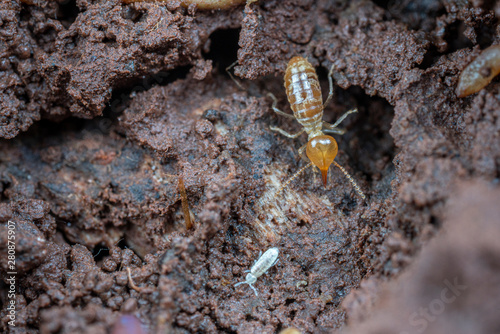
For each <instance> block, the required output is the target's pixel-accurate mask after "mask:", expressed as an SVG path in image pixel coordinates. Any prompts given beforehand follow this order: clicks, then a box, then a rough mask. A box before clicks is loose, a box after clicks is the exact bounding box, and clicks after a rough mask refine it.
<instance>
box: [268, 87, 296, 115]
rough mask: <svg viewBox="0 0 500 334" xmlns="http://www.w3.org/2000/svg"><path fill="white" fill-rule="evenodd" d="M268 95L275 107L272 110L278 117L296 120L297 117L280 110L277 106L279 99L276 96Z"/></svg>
mask: <svg viewBox="0 0 500 334" xmlns="http://www.w3.org/2000/svg"><path fill="white" fill-rule="evenodd" d="M267 95H268V96H269V97H270V98H271V99H273V105H272V107H271V108H273V110H274V112H275V113H277V114H278V115H281V116H284V117H287V118H291V119H294V118H295V116H293V115H290V114H287V113H286V112H283V111H281V110H279V109H278V108H277V107H276V105H277V104H278V99H277V98H276V96H274V95H273V93H267Z"/></svg>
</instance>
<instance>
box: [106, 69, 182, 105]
mask: <svg viewBox="0 0 500 334" xmlns="http://www.w3.org/2000/svg"><path fill="white" fill-rule="evenodd" d="M190 69H191V66H181V67H178V68H176V69H174V70H172V71H159V72H157V73H155V74H152V75H148V76H142V77H138V78H134V79H129V80H126V81H124V82H122V83H121V86H120V87H118V88H115V89H114V90H113V95H112V96H111V99H110V100H109V102H108V107H109V108H108V110H105V113H109V112H111V113H121V112H122V111H123V110H124V109H125V108H127V107H128V105H129V101H130V100H131V99H132V98H133V97H134V96H135V95H136V94H137V93H140V92H143V91H147V90H149V89H150V88H152V87H154V86H166V85H168V84H170V83H172V82H174V81H176V80H181V79H185V78H186V76H187V74H188V73H189V70H190Z"/></svg>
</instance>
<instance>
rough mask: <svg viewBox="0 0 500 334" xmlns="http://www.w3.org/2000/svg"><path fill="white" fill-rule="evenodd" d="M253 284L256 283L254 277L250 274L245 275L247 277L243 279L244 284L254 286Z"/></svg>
mask: <svg viewBox="0 0 500 334" xmlns="http://www.w3.org/2000/svg"><path fill="white" fill-rule="evenodd" d="M255 282H257V277H255V275H254V274H252V273H249V274H247V277H246V278H245V283H247V284H254V283H255Z"/></svg>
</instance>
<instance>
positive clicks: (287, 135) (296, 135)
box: [269, 126, 304, 138]
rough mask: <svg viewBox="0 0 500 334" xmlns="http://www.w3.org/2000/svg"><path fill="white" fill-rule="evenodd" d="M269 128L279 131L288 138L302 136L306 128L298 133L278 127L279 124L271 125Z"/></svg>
mask: <svg viewBox="0 0 500 334" xmlns="http://www.w3.org/2000/svg"><path fill="white" fill-rule="evenodd" d="M269 130H271V131H276V132H279V133H281V134H282V135H283V136H286V137H288V138H297V137H298V136H300V135H301V134H302V133H303V132H304V129H302V130H300V131H299V132H297V133H288V132H286V131H285V130H283V129H280V128H278V127H277V126H270V127H269Z"/></svg>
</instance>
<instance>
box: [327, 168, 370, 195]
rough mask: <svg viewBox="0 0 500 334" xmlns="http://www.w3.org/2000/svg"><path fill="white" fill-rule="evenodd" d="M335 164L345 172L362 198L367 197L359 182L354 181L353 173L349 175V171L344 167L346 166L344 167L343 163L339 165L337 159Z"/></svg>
mask: <svg viewBox="0 0 500 334" xmlns="http://www.w3.org/2000/svg"><path fill="white" fill-rule="evenodd" d="M333 164H334V165H335V166H337V167H338V168H339V169H340V170H341V171H342V173H344V175H345V176H346V177H347V179H348V180H349V181H350V182H351V184H352V186H353V187H354V190H356V192H357V193H358V195H359V196H360V197H361V198H362V199H366V196H365V194H364V193H363V192H362V191H361V188H360V187H359V186H358V184H357V183H356V182H355V181H354V179H353V178H352V176H351V175H349V173H348V172H347V171H346V170H345V169H344V167H342V166H341V165H339V164H338V163H336V162H335V161H333Z"/></svg>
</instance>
